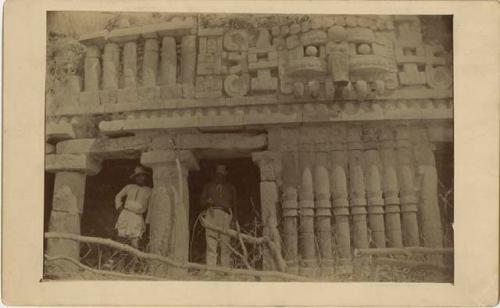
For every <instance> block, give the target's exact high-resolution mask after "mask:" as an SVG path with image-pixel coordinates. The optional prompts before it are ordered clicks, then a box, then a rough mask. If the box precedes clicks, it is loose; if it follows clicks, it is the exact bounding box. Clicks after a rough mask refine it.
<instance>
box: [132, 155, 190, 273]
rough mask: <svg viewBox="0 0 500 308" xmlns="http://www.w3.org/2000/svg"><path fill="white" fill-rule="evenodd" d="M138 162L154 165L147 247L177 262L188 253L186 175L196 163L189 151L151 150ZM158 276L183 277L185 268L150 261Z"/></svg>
mask: <svg viewBox="0 0 500 308" xmlns="http://www.w3.org/2000/svg"><path fill="white" fill-rule="evenodd" d="M141 164H143V165H145V166H149V167H151V168H152V169H153V184H154V187H153V194H152V196H151V197H152V200H151V206H150V208H149V211H150V213H149V215H148V216H149V223H150V245H151V246H150V247H151V252H152V253H157V254H160V255H165V256H169V257H170V258H172V259H174V260H176V261H177V262H180V263H186V262H188V257H189V240H190V238H189V191H188V182H187V175H188V171H189V170H197V169H198V168H199V167H198V163H197V161H196V159H195V157H194V156H193V154H192V153H191V152H190V151H171V150H166V151H150V152H144V153H143V154H142V156H141ZM151 270H152V271H153V272H154V273H155V274H157V275H160V276H164V277H165V276H167V275H168V277H169V278H182V276H183V275H185V274H186V270H185V269H180V268H173V267H172V268H169V269H167V268H166V267H165V266H158V265H157V264H152V268H151Z"/></svg>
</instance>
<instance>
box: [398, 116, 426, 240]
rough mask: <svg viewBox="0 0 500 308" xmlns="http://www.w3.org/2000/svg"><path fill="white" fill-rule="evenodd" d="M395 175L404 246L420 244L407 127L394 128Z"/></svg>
mask: <svg viewBox="0 0 500 308" xmlns="http://www.w3.org/2000/svg"><path fill="white" fill-rule="evenodd" d="M396 147H397V152H396V156H397V157H396V159H397V176H398V182H399V187H400V198H401V224H402V231H403V244H404V246H406V247H415V246H419V245H420V240H419V235H418V229H419V228H418V222H417V202H418V199H417V195H416V186H415V172H414V169H413V163H414V157H413V154H412V151H411V145H410V141H409V137H408V128H407V127H405V126H401V127H398V128H397V130H396Z"/></svg>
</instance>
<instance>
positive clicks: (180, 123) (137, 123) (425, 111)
mask: <svg viewBox="0 0 500 308" xmlns="http://www.w3.org/2000/svg"><path fill="white" fill-rule="evenodd" d="M452 118H453V109H452V106H451V101H447V100H435V101H431V100H411V101H384V102H372V103H368V102H363V103H357V102H356V103H345V104H344V105H340V104H306V105H303V104H293V105H279V106H259V107H240V108H230V107H223V108H212V109H208V110H207V109H191V110H189V111H179V110H178V111H174V112H171V111H161V112H146V111H142V112H130V113H125V114H124V115H123V116H122V118H118V119H112V120H107V121H101V122H100V123H99V129H100V131H101V133H103V134H107V135H116V134H123V133H126V132H129V133H136V132H141V131H151V130H165V129H180V128H218V127H221V128H223V127H247V126H255V125H267V126H272V125H280V124H281V125H283V124H303V123H331V122H358V121H369V122H373V121H384V120H417V121H419V120H451V119H452Z"/></svg>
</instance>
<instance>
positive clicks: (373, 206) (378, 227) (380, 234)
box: [363, 128, 385, 248]
mask: <svg viewBox="0 0 500 308" xmlns="http://www.w3.org/2000/svg"><path fill="white" fill-rule="evenodd" d="M363 139H364V147H365V153H364V158H365V159H364V160H365V168H364V169H365V174H366V176H365V181H366V182H365V183H366V184H365V186H366V197H367V204H368V206H367V209H368V225H369V227H370V231H371V236H372V239H373V242H374V243H375V246H376V247H378V248H384V247H385V227H384V208H383V206H384V199H382V179H381V177H380V157H379V153H378V144H377V140H376V139H377V135H376V130H375V128H368V129H367V130H366V131H365V133H364V135H363Z"/></svg>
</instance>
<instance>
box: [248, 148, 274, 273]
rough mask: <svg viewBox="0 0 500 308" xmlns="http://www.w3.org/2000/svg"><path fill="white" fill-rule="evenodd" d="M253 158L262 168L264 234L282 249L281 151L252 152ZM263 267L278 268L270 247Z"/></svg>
mask: <svg viewBox="0 0 500 308" xmlns="http://www.w3.org/2000/svg"><path fill="white" fill-rule="evenodd" d="M252 159H253V161H254V162H255V163H257V164H258V166H259V168H260V208H261V217H262V223H263V226H264V228H263V230H262V235H263V236H267V237H269V238H270V239H271V240H272V241H273V242H274V243H276V245H277V246H278V249H279V251H281V237H280V235H279V231H278V220H277V216H276V208H277V205H278V184H277V183H279V182H280V176H281V174H280V173H281V159H280V157H279V153H277V152H271V151H264V152H256V153H252ZM262 267H263V269H264V270H277V269H278V267H277V264H275V262H274V260H273V257H272V255H271V253H270V251H269V250H268V249H265V250H264V255H263V266H262Z"/></svg>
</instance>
